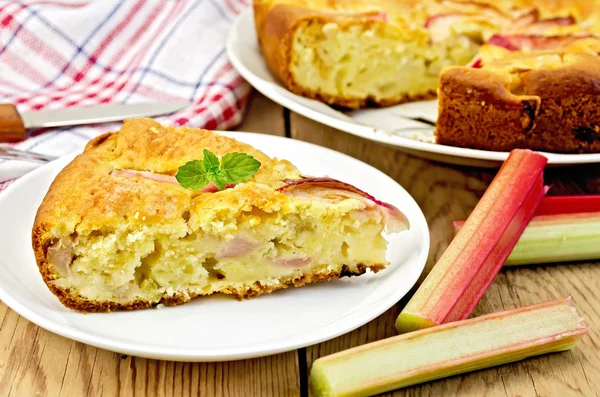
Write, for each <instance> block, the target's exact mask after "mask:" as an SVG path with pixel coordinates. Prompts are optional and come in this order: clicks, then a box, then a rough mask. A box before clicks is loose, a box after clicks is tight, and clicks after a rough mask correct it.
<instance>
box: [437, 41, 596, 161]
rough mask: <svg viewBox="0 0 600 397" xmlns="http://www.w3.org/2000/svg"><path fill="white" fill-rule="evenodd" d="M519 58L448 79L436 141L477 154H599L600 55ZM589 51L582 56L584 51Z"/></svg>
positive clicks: (454, 69) (447, 73)
mask: <svg viewBox="0 0 600 397" xmlns="http://www.w3.org/2000/svg"><path fill="white" fill-rule="evenodd" d="M595 43H596V47H595V48H594V45H593V44H591V43H590V42H587V41H586V43H585V45H583V44H581V43H580V44H581V46H580V45H579V44H577V43H574V44H573V45H574V47H573V48H574V49H576V51H574V52H570V51H568V50H565V51H515V52H510V53H509V54H504V56H502V57H501V58H500V59H493V57H490V59H489V60H488V61H485V62H483V65H482V66H481V67H480V68H470V67H462V66H451V67H448V68H446V69H444V71H443V72H442V74H441V77H440V88H439V116H438V120H437V128H436V138H437V142H438V143H441V144H446V145H452V146H460V147H467V148H475V149H485V150H497V151H509V150H512V149H515V148H530V149H534V150H541V151H548V152H558V153H590V152H599V151H600V100H599V98H600V59H599V58H598V56H597V51H598V50H600V45H597V44H598V41H596V42H595ZM584 47H585V48H586V49H587V50H585V51H579V50H581V49H582V48H584Z"/></svg>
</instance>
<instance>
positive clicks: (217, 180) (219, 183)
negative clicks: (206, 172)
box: [209, 170, 227, 190]
mask: <svg viewBox="0 0 600 397" xmlns="http://www.w3.org/2000/svg"><path fill="white" fill-rule="evenodd" d="M209 178H210V181H211V182H212V183H214V184H215V186H216V187H217V189H219V190H223V189H225V185H226V184H227V177H226V176H225V175H223V173H222V172H221V170H217V172H216V173H215V174H210V176H209Z"/></svg>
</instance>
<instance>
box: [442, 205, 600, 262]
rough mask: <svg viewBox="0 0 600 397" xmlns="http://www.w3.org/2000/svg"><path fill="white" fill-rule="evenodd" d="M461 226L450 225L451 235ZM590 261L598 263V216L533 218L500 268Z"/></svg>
mask: <svg viewBox="0 0 600 397" xmlns="http://www.w3.org/2000/svg"><path fill="white" fill-rule="evenodd" d="M538 212H539V211H538ZM463 224H464V222H462V221H457V222H454V223H453V224H452V226H453V228H454V231H455V232H458V230H460V229H461V227H462V226H463ZM591 259H600V212H592V213H579V214H577V213H575V214H573V213H568V214H558V215H541V216H535V217H533V219H532V220H531V221H530V222H529V224H528V225H527V227H526V228H525V231H524V232H523V234H522V235H521V238H519V241H518V242H517V245H515V248H513V250H512V252H511V253H510V256H509V257H508V259H507V260H506V263H505V264H504V265H505V266H515V265H531V264H541V263H554V262H574V261H584V260H591Z"/></svg>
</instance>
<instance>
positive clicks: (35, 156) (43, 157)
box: [0, 146, 58, 163]
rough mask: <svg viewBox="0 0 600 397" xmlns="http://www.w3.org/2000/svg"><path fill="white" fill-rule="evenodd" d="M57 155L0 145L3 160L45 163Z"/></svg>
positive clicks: (0, 155)
mask: <svg viewBox="0 0 600 397" xmlns="http://www.w3.org/2000/svg"><path fill="white" fill-rule="evenodd" d="M57 158H58V157H56V156H50V155H47V154H41V153H34V152H29V151H25V150H19V149H13V148H10V147H1V146H0V159H4V160H23V161H32V162H36V163H47V162H49V161H52V160H56V159H57Z"/></svg>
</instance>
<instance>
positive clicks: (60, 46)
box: [0, 0, 251, 191]
mask: <svg viewBox="0 0 600 397" xmlns="http://www.w3.org/2000/svg"><path fill="white" fill-rule="evenodd" d="M250 1H251V0H0V102H2V103H4V102H10V103H14V104H16V105H17V107H18V108H19V110H21V111H24V110H35V109H51V108H62V107H72V106H91V105H96V104H102V103H136V102H148V101H176V100H177V101H179V100H187V101H190V102H191V106H190V107H188V108H186V109H184V110H182V111H180V112H178V113H175V114H172V115H170V116H168V117H161V118H159V120H160V121H161V122H164V123H169V124H172V125H183V124H185V125H188V126H194V127H203V128H207V129H228V128H231V127H234V126H235V125H237V124H238V123H239V122H240V121H241V118H242V116H243V111H244V106H245V102H246V99H247V97H248V94H249V92H250V87H249V86H248V84H247V83H245V82H244V80H243V79H242V78H241V77H240V76H239V74H238V73H237V72H236V71H235V70H234V69H233V67H232V66H231V64H230V63H229V61H228V59H227V55H226V51H225V42H226V39H227V34H228V32H229V29H230V27H231V25H232V23H233V21H234V19H235V17H236V15H237V14H238V13H239V12H240V11H242V10H243V9H244V8H246V7H247V6H248V4H249V2H250ZM118 128H119V124H118V123H117V124H101V125H94V126H85V127H76V128H56V129H49V130H45V131H39V130H38V131H31V132H30V136H29V137H28V139H26V140H25V141H23V142H20V143H17V144H16V145H14V146H15V147H16V148H19V149H24V150H32V151H36V152H40V153H47V154H53V155H57V156H59V155H63V154H67V153H69V152H72V151H75V150H79V149H81V148H83V146H84V145H85V143H86V142H87V141H88V140H89V139H91V138H93V137H94V136H96V135H98V134H101V133H103V132H106V131H114V130H115V129H118ZM33 167H34V165H32V164H27V163H22V162H16V161H3V160H0V191H1V190H2V189H3V188H5V187H6V186H7V184H8V183H10V182H11V181H12V180H14V178H16V177H18V176H21V175H23V174H24V173H25V172H27V171H29V170H31V169H32V168H33Z"/></svg>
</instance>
